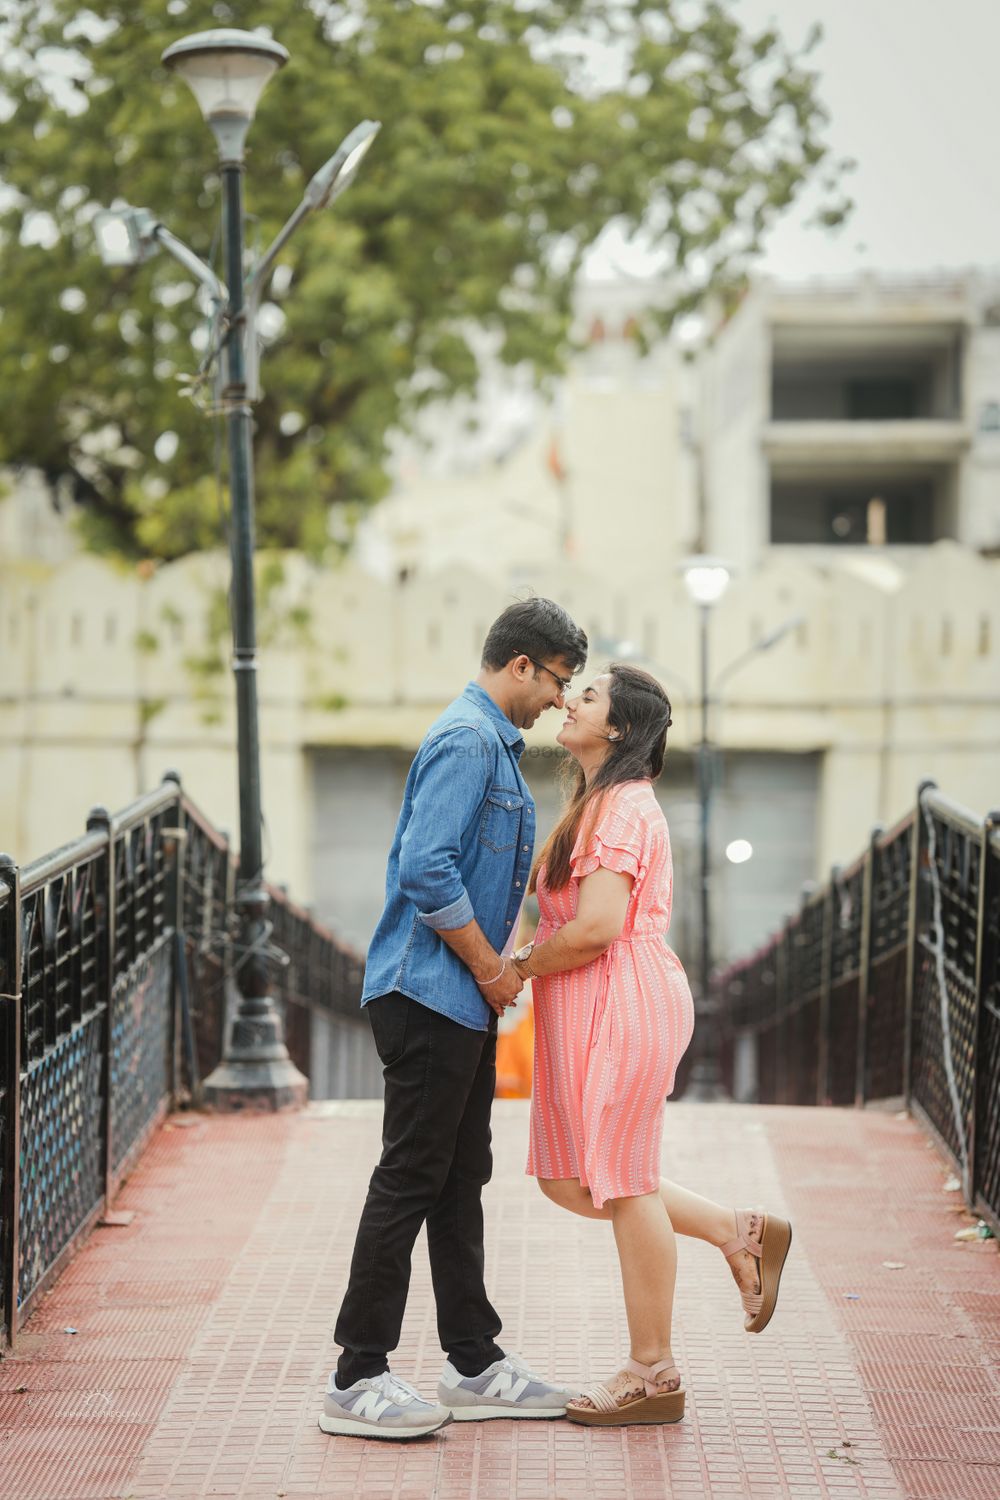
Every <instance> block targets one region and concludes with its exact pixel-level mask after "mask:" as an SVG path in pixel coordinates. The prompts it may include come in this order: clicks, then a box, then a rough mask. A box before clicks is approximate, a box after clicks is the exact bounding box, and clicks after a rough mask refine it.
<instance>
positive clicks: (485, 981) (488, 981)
mask: <svg viewBox="0 0 1000 1500" xmlns="http://www.w3.org/2000/svg"><path fill="white" fill-rule="evenodd" d="M506 972H507V960H506V959H505V958H501V960H500V973H499V974H494V976H493V978H492V979H480V980H478V981H477V983H478V984H479V985H480V986H481V987H482V986H484V985H487V984H496V982H497V980H498V979H502V978H503V976H504V975H505V974H506Z"/></svg>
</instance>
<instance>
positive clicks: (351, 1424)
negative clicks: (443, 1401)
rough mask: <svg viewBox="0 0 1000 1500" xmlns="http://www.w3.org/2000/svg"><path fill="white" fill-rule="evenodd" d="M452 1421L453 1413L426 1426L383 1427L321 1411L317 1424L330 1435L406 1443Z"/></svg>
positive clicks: (438, 1430) (429, 1433) (355, 1418)
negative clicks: (328, 1414)
mask: <svg viewBox="0 0 1000 1500" xmlns="http://www.w3.org/2000/svg"><path fill="white" fill-rule="evenodd" d="M453 1421H454V1413H453V1412H449V1414H448V1416H446V1417H442V1418H441V1420H440V1421H437V1422H429V1423H428V1424H427V1426H426V1427H385V1426H382V1425H380V1424H379V1423H378V1422H364V1421H361V1420H359V1418H357V1417H328V1416H327V1415H326V1413H325V1412H324V1413H322V1415H321V1416H320V1418H319V1426H320V1430H321V1431H322V1432H326V1433H329V1435H330V1436H331V1437H362V1438H378V1439H381V1440H382V1441H383V1442H391V1443H408V1442H410V1441H411V1440H412V1439H413V1438H422V1437H430V1435H431V1433H433V1432H440V1431H441V1428H442V1427H447V1426H448V1425H449V1424H450V1423H451V1422H453Z"/></svg>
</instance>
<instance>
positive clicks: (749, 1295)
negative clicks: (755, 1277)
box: [740, 1292, 764, 1318]
mask: <svg viewBox="0 0 1000 1500" xmlns="http://www.w3.org/2000/svg"><path fill="white" fill-rule="evenodd" d="M740 1298H741V1300H742V1302H743V1310H744V1312H746V1313H749V1315H750V1317H751V1318H755V1317H756V1316H757V1314H758V1313H759V1312H760V1310H761V1308H762V1306H763V1305H764V1294H763V1292H741V1293H740Z"/></svg>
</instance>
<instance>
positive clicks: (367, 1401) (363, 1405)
mask: <svg viewBox="0 0 1000 1500" xmlns="http://www.w3.org/2000/svg"><path fill="white" fill-rule="evenodd" d="M391 1405H392V1402H391V1401H390V1400H389V1398H388V1397H387V1396H380V1395H379V1393H378V1391H362V1392H361V1395H360V1396H359V1397H358V1399H357V1401H355V1403H354V1405H353V1406H352V1407H351V1415H352V1416H353V1417H371V1418H372V1419H373V1420H374V1421H376V1422H377V1421H378V1419H379V1417H380V1416H381V1415H382V1413H383V1412H384V1411H385V1409H386V1407H387V1406H391Z"/></svg>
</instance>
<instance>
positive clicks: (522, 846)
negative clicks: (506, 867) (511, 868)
mask: <svg viewBox="0 0 1000 1500" xmlns="http://www.w3.org/2000/svg"><path fill="white" fill-rule="evenodd" d="M521 848H522V849H523V850H524V852H525V854H527V852H528V846H527V844H522V845H521Z"/></svg>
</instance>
